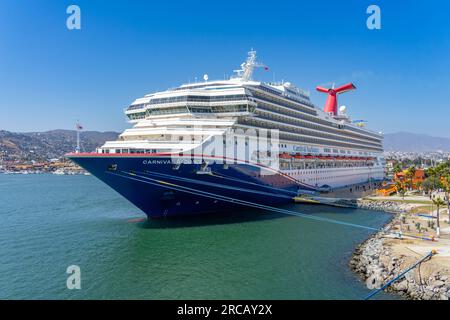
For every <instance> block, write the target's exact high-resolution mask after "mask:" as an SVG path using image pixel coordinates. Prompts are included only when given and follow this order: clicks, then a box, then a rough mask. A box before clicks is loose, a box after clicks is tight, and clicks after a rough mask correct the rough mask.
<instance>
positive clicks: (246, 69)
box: [234, 49, 269, 81]
mask: <svg viewBox="0 0 450 320" xmlns="http://www.w3.org/2000/svg"><path fill="white" fill-rule="evenodd" d="M259 67H263V68H264V69H265V70H269V68H268V67H267V66H266V65H265V64H263V63H260V62H257V61H256V51H255V50H253V49H252V50H250V51H249V52H248V57H247V60H246V61H245V62H244V63H242V64H241V69H239V70H234V72H235V73H236V78H240V79H241V80H242V81H248V80H252V75H253V71H254V69H255V68H259Z"/></svg>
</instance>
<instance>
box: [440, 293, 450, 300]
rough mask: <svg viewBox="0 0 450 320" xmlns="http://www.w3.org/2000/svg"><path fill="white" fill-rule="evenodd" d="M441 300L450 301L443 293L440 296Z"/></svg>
mask: <svg viewBox="0 0 450 320" xmlns="http://www.w3.org/2000/svg"><path fill="white" fill-rule="evenodd" d="M439 300H448V297H447V295H446V294H443V293H442V294H441V295H439Z"/></svg>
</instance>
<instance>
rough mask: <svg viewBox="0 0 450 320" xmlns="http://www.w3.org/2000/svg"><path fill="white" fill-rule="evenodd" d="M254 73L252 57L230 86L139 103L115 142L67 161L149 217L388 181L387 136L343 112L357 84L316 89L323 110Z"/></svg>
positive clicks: (271, 202)
mask: <svg viewBox="0 0 450 320" xmlns="http://www.w3.org/2000/svg"><path fill="white" fill-rule="evenodd" d="M256 68H263V69H268V68H267V66H265V65H264V64H262V63H260V62H258V61H257V59H256V52H255V51H253V50H252V51H250V52H249V53H248V57H247V59H246V61H245V62H244V63H242V64H241V68H240V69H239V70H235V71H234V72H235V75H234V76H233V77H230V78H229V79H227V80H217V81H209V79H208V76H207V75H205V76H204V79H203V81H201V82H196V83H189V84H184V85H181V86H179V87H177V88H172V89H169V90H166V91H162V92H156V93H151V94H147V95H145V96H144V97H141V98H138V99H136V100H135V101H134V102H133V103H131V105H129V106H128V107H126V109H125V110H124V112H125V114H126V116H127V117H128V119H129V122H130V123H131V124H132V125H133V126H132V127H131V128H129V129H126V130H125V131H124V132H123V133H122V134H120V136H119V138H118V139H117V140H116V141H107V142H106V143H105V144H104V145H103V146H101V147H99V148H97V149H96V151H95V152H92V153H81V152H74V153H71V154H68V155H67V156H68V157H69V158H70V159H72V160H73V161H74V162H76V163H77V164H79V165H80V166H81V167H83V168H84V169H86V170H87V171H88V172H90V173H91V174H92V175H94V176H96V177H97V178H98V179H100V180H101V181H103V182H104V183H106V184H107V185H109V186H110V187H111V188H113V189H114V190H115V191H117V192H118V193H119V194H121V195H122V196H123V197H125V198H126V199H128V200H129V201H130V202H131V203H133V204H134V205H135V206H136V207H138V208H139V209H141V210H142V211H143V212H144V213H145V214H146V215H147V216H148V217H149V218H158V217H169V216H176V215H188V214H201V213H212V212H218V211H226V210H239V209H240V208H242V207H244V206H246V205H250V206H251V205H252V204H258V205H262V206H280V205H283V204H287V203H289V202H292V201H293V198H294V197H296V196H299V195H304V194H309V195H311V194H312V195H318V194H323V193H325V194H326V193H328V192H330V191H332V190H333V189H336V188H343V187H345V188H351V187H352V186H353V185H357V184H361V183H365V182H371V181H380V180H383V179H384V165H385V160H384V158H383V146H382V140H383V136H382V134H381V133H378V132H374V131H371V130H368V129H367V128H366V127H365V126H363V125H361V123H360V122H355V121H352V120H351V119H350V117H349V116H348V115H347V109H346V107H344V106H341V107H340V108H339V109H338V103H337V96H338V95H339V94H342V93H343V92H346V91H349V90H353V89H356V88H355V86H354V85H353V84H351V83H350V84H347V85H344V86H341V87H339V88H334V86H333V87H332V88H324V87H321V86H318V87H317V90H318V91H320V92H323V93H324V94H326V96H327V97H326V103H325V107H324V108H323V109H322V108H320V107H318V106H317V105H315V104H314V103H313V102H312V101H311V100H310V97H309V93H308V92H307V91H304V90H302V89H300V88H298V87H296V86H295V85H293V84H292V83H289V82H284V81H283V82H280V83H275V82H274V83H268V82H262V81H256V80H254V79H253V73H254V71H255V69H256Z"/></svg>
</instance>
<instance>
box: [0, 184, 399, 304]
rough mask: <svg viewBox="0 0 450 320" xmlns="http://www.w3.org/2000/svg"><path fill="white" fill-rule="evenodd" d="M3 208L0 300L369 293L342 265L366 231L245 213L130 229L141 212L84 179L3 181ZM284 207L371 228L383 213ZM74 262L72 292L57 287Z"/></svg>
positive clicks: (0, 219)
mask: <svg viewBox="0 0 450 320" xmlns="http://www.w3.org/2000/svg"><path fill="white" fill-rule="evenodd" d="M0 204H1V206H0V299H7V298H15V299H91V298H96V299H113V298H114V299H360V298H361V297H363V296H365V295H366V294H367V293H368V292H369V291H368V290H367V289H366V288H365V287H364V285H363V284H362V283H361V282H360V281H359V280H358V278H357V277H356V276H355V275H354V274H353V273H351V271H350V270H349V268H348V265H347V264H348V260H349V258H350V255H351V252H352V250H353V249H354V247H355V246H356V245H357V244H358V243H359V242H361V241H363V240H364V239H365V238H367V237H368V236H369V235H370V232H369V231H366V230H359V229H355V228H350V227H345V226H340V225H333V224H329V223H324V222H317V221H311V220H306V219H302V218H299V217H292V216H283V215H279V214H272V213H263V212H257V211H251V210H246V209H243V210H242V211H241V212H231V213H229V214H226V215H220V216H216V217H209V218H208V217H201V218H195V219H182V220H175V221H164V220H159V221H139V220H140V219H139V218H145V215H144V214H143V213H141V212H140V211H139V210H138V209H136V208H135V207H133V206H132V205H131V204H129V203H128V202H127V201H126V200H124V199H123V198H121V197H120V196H119V195H117V194H116V193H115V192H114V191H112V190H111V189H109V188H108V187H107V186H105V185H104V184H102V183H101V182H99V181H98V180H96V179H95V178H94V177H92V176H55V175H0ZM289 208H290V209H293V210H297V211H300V212H307V213H310V214H314V215H317V216H323V217H329V218H334V219H340V220H344V221H349V222H353V223H359V224H364V225H369V226H375V227H379V226H381V225H382V224H383V223H385V222H386V221H387V220H388V219H389V217H390V216H389V215H388V214H381V213H373V212H370V211H365V210H352V209H339V208H331V207H325V206H304V205H292V206H290V207H289ZM136 220H138V221H136ZM73 264H75V265H78V266H79V267H80V268H81V286H82V288H81V290H68V289H67V288H66V279H67V276H68V275H67V274H66V273H65V272H66V268H67V267H68V266H69V265H73ZM380 298H388V299H390V298H392V297H391V296H389V295H381V296H380Z"/></svg>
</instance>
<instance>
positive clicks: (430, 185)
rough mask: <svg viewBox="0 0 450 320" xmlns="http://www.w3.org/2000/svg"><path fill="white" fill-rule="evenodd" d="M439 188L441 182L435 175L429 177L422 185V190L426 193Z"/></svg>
mask: <svg viewBox="0 0 450 320" xmlns="http://www.w3.org/2000/svg"><path fill="white" fill-rule="evenodd" d="M441 187H442V182H441V180H440V179H439V178H438V177H437V176H436V175H432V176H429V177H428V178H426V179H425V180H424V181H423V183H422V188H423V190H424V191H425V192H427V193H428V192H433V191H434V190H436V189H439V188H441Z"/></svg>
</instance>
